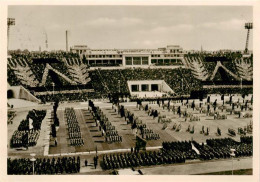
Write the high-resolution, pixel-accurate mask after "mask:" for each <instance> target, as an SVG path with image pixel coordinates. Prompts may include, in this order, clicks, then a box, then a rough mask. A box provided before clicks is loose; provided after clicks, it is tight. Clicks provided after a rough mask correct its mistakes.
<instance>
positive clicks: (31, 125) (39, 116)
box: [10, 109, 46, 148]
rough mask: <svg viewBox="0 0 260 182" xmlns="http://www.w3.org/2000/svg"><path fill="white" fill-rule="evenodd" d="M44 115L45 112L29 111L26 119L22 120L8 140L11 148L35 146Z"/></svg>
mask: <svg viewBox="0 0 260 182" xmlns="http://www.w3.org/2000/svg"><path fill="white" fill-rule="evenodd" d="M45 115H46V110H34V109H33V110H31V111H29V112H28V114H27V116H26V119H24V120H22V121H21V122H20V124H19V126H18V128H17V130H15V131H14V133H13V135H12V138H11V140H10V147H11V148H20V147H25V148H28V147H31V146H35V145H36V144H37V141H38V138H39V135H40V131H41V123H42V120H43V119H44V117H45Z"/></svg>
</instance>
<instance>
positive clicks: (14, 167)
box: [7, 157, 80, 175]
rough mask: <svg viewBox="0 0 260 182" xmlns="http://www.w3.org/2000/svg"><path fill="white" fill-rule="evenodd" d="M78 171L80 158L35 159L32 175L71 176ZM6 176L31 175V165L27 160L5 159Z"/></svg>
mask: <svg viewBox="0 0 260 182" xmlns="http://www.w3.org/2000/svg"><path fill="white" fill-rule="evenodd" d="M79 171H80V157H77V158H76V157H62V158H60V157H58V158H56V159H55V158H52V159H50V158H37V159H36V161H35V162H34V174H36V175H44V174H48V175H49V174H73V173H79ZM7 174H9V175H32V174H33V164H32V162H31V161H30V159H29V158H21V159H10V158H8V159H7Z"/></svg>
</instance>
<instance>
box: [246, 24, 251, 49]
mask: <svg viewBox="0 0 260 182" xmlns="http://www.w3.org/2000/svg"><path fill="white" fill-rule="evenodd" d="M245 29H247V37H246V48H245V53H247V52H248V42H249V34H250V30H251V29H253V23H246V24H245Z"/></svg>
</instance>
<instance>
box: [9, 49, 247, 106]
mask: <svg viewBox="0 0 260 182" xmlns="http://www.w3.org/2000/svg"><path fill="white" fill-rule="evenodd" d="M11 55H12V59H17V60H19V62H21V64H23V65H26V64H28V65H29V67H30V69H31V71H32V73H33V74H34V75H35V78H36V80H38V82H37V83H40V82H41V79H42V76H43V72H44V68H45V64H36V63H33V62H32V59H36V58H42V59H47V58H55V59H58V60H59V63H55V62H53V63H49V64H50V65H51V66H52V67H53V68H54V69H56V70H57V71H59V72H60V73H62V74H64V75H65V76H67V77H68V78H70V79H72V80H73V78H72V77H71V74H69V71H68V67H67V66H66V64H65V62H64V60H65V59H64V58H66V59H70V58H77V59H82V58H80V56H79V55H78V54H74V53H66V52H61V51H59V52H35V53H34V52H23V53H21V52H17V51H14V52H11ZM241 55H242V54H241V53H239V52H237V53H236V52H235V53H225V52H216V53H211V54H208V53H205V52H203V53H196V54H187V55H186V57H192V56H193V57H198V56H200V57H202V58H203V59H204V58H205V57H210V56H211V57H219V56H224V57H226V58H227V59H230V60H234V59H235V58H240V57H241ZM83 59H85V58H83ZM251 59H252V56H251ZM83 62H84V63H85V64H86V63H87V62H86V60H85V61H84V60H83ZM223 65H224V66H226V67H227V68H228V69H229V70H231V71H232V72H233V73H235V74H237V69H236V66H235V64H233V61H229V62H223ZM215 66H216V63H214V62H205V67H206V69H207V70H208V71H209V72H213V70H214V68H215ZM49 74H51V73H49ZM218 75H219V74H217V75H216V76H218ZM89 77H90V79H91V80H92V81H91V84H92V86H93V88H94V90H95V95H94V97H97V98H101V97H109V95H112V94H114V93H121V94H124V95H125V96H129V90H128V85H127V81H129V80H164V81H165V82H166V83H167V84H168V85H169V86H170V87H171V88H172V89H173V90H174V92H175V93H176V94H177V95H185V94H190V92H191V91H192V90H193V91H194V90H200V89H202V83H201V81H200V80H198V79H196V78H195V77H194V75H193V73H192V71H191V70H190V69H187V68H176V69H161V68H156V69H151V68H148V69H142V68H130V69H115V70H100V69H96V70H91V71H89ZM57 78H58V81H57V82H59V83H61V84H62V85H70V83H68V82H67V81H66V80H64V79H63V78H61V77H56V79H57ZM173 78H174V79H173ZM217 79H218V78H217ZM231 79H232V78H231ZM8 82H9V83H10V85H21V82H20V80H19V79H18V78H17V77H16V76H15V73H14V70H12V69H11V67H10V66H8ZM53 82H55V80H53V78H51V79H50V77H48V78H47V80H46V84H45V85H44V86H45V87H46V89H47V88H48V89H49V90H52V83H53ZM247 90H248V91H249V92H252V89H247ZM231 91H232V93H233V92H240V90H239V89H233V88H232V89H231ZM216 92H221V93H223V89H221V88H217V89H216V88H214V89H210V90H209V93H216ZM230 93H231V92H230ZM60 95H61V94H55V96H54V97H55V98H57V99H62V100H75V99H76V100H81V98H82V99H83V98H85V96H86V94H84V93H79V94H73V93H68V94H66V96H60ZM78 97H79V98H80V99H77V98H78ZM88 97H90V96H89V95H88ZM38 98H41V99H42V100H43V102H46V101H52V100H53V99H54V98H53V96H51V95H48V94H47V96H38Z"/></svg>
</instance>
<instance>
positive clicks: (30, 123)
mask: <svg viewBox="0 0 260 182" xmlns="http://www.w3.org/2000/svg"><path fill="white" fill-rule="evenodd" d="M31 129H33V120H32V119H31V118H29V130H31Z"/></svg>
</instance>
